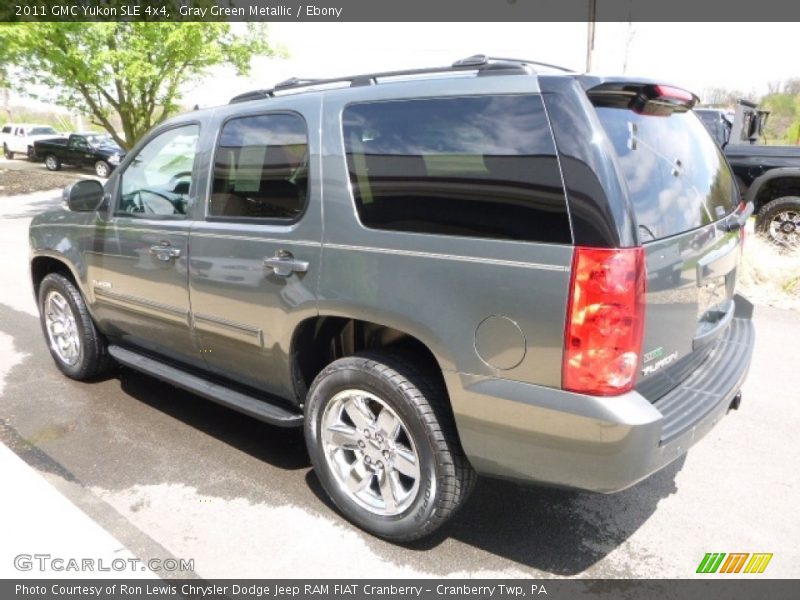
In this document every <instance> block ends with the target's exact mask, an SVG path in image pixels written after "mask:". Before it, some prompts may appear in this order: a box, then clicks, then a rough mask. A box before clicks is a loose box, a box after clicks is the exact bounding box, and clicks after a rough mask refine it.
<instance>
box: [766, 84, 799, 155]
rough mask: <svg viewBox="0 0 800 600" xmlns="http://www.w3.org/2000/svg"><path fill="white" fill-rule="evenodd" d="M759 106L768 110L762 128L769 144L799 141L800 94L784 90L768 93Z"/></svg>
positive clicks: (795, 142)
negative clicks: (765, 124) (765, 123)
mask: <svg viewBox="0 0 800 600" xmlns="http://www.w3.org/2000/svg"><path fill="white" fill-rule="evenodd" d="M798 91H800V90H798ZM760 107H761V108H763V109H764V110H768V111H770V115H769V119H768V120H767V126H766V127H765V130H764V134H765V136H766V138H767V141H768V142H769V143H770V144H792V145H795V144H798V143H800V94H796V93H790V92H786V91H784V92H776V93H772V94H768V95H767V96H764V98H763V99H762V100H761V105H760Z"/></svg>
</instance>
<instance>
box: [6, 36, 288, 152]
mask: <svg viewBox="0 0 800 600" xmlns="http://www.w3.org/2000/svg"><path fill="white" fill-rule="evenodd" d="M0 48H4V49H5V50H4V52H5V54H6V55H7V56H6V57H5V61H6V62H7V63H8V64H10V65H13V66H14V67H17V73H16V75H15V77H14V78H13V79H12V85H13V86H14V89H15V90H16V91H18V92H19V93H21V94H23V95H28V96H33V97H38V98H41V99H43V100H47V101H54V102H56V103H58V104H61V105H63V106H65V107H67V108H70V109H73V110H76V111H78V112H80V113H83V114H88V115H89V116H90V117H91V119H92V121H93V122H94V123H96V124H97V125H100V126H102V127H103V128H104V129H106V131H108V132H109V133H110V134H111V135H112V136H113V138H114V140H115V141H116V142H117V143H118V144H120V145H121V146H122V147H123V148H130V147H132V146H133V145H134V144H135V143H136V141H137V140H139V139H140V138H141V137H142V136H143V135H144V134H145V133H146V132H147V131H148V130H149V129H150V128H151V127H152V126H153V125H156V124H158V123H160V122H161V121H163V120H164V119H165V118H167V117H168V116H169V115H170V114H173V113H175V112H176V111H177V109H178V102H179V100H180V89H181V87H182V86H183V85H184V84H185V83H187V82H189V81H191V80H194V79H197V78H199V77H201V76H203V75H204V74H206V73H207V72H208V70H209V69H210V68H211V67H214V66H218V65H231V66H233V67H235V68H236V70H237V72H238V73H239V74H245V73H247V72H248V71H249V68H250V60H251V58H252V57H253V56H256V55H262V56H275V55H279V54H283V53H284V52H283V51H282V50H281V49H279V48H275V47H274V46H272V45H270V43H269V42H268V39H267V31H266V26H265V25H263V24H248V25H247V29H246V30H245V31H243V32H242V33H240V34H236V33H234V32H233V31H232V29H231V26H230V24H228V23H189V22H177V23H176V22H158V23H156V22H136V23H131V22H124V23H74V22H59V23H41V22H40V23H9V24H2V25H0ZM43 88H44V91H41V92H40V91H37V90H42V89H43ZM117 121H118V122H119V123H121V131H120V130H118V126H116V125H115V122H117Z"/></svg>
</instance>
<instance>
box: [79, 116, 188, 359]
mask: <svg viewBox="0 0 800 600" xmlns="http://www.w3.org/2000/svg"><path fill="white" fill-rule="evenodd" d="M199 132H200V127H199V125H197V124H194V123H191V124H185V125H181V126H176V127H171V128H168V129H166V130H162V131H160V132H157V133H156V134H155V135H154V136H152V137H151V138H150V140H149V141H148V142H147V143H146V144H145V145H144V146H143V147H142V148H141V149H140V150H139V151H138V152H137V153H136V156H135V157H134V158H133V160H132V161H130V162H127V164H126V166H124V168H123V169H122V170H121V171H120V172H119V173H118V174H117V175H115V179H114V180H112V182H110V185H109V189H113V190H115V191H114V192H113V194H112V206H111V207H110V210H111V214H110V216H109V218H108V220H107V221H106V222H105V224H104V225H101V226H100V228H99V230H98V232H97V234H96V236H95V248H94V250H95V251H94V252H90V253H88V254H87V268H88V269H89V273H88V280H89V283H90V287H91V290H90V293H91V295H92V297H93V300H94V302H93V304H94V311H95V314H96V316H97V318H98V321H99V324H100V326H101V328H102V329H103V331H105V332H106V333H107V334H109V335H111V336H112V337H115V338H121V339H123V340H124V342H125V343H126V344H127V345H132V346H138V347H140V348H143V349H146V350H150V351H152V352H156V353H158V354H163V355H165V356H167V357H168V358H171V359H175V360H179V361H181V362H188V363H198V364H202V359H201V358H200V357H199V353H198V352H197V350H196V348H195V345H194V344H193V341H192V336H191V329H190V327H189V289H188V240H189V226H190V221H189V220H188V207H189V204H190V198H191V197H192V194H193V189H194V186H195V185H196V183H195V181H194V168H195V167H194V165H195V154H196V147H197V141H198V136H199Z"/></svg>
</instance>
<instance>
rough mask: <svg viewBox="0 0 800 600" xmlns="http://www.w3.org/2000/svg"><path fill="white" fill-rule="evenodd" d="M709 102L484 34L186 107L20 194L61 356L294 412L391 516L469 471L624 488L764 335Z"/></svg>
mask: <svg viewBox="0 0 800 600" xmlns="http://www.w3.org/2000/svg"><path fill="white" fill-rule="evenodd" d="M486 75H492V76H490V77H487V76H486ZM312 85H313V87H309V86H312ZM695 102H696V97H695V96H693V95H692V94H690V93H688V92H685V91H683V90H680V89H677V88H674V87H669V86H666V85H660V84H655V83H653V82H652V81H650V80H646V79H636V78H632V77H609V78H602V77H596V76H592V75H580V74H575V73H572V72H566V71H559V70H556V69H553V68H551V67H549V66H546V65H540V64H538V63H534V62H531V61H523V60H511V59H492V58H487V57H485V56H477V57H471V58H469V59H466V60H463V61H459V62H457V63H455V64H454V65H452V66H450V67H443V68H434V69H422V70H412V71H400V72H391V73H376V74H368V75H363V76H358V77H346V78H341V79H334V80H325V81H313V82H310V81H308V80H290V81H289V82H285V83H284V84H280V85H278V86H276V87H275V88H273V89H269V90H259V91H255V92H252V93H248V94H245V95H242V96H238V97H236V98H234V99H233V100H232V101H231V103H230V104H229V105H228V106H224V107H221V108H215V109H212V110H199V111H194V112H191V113H188V114H185V115H182V116H178V117H175V118H173V119H170V120H169V121H168V122H166V123H163V124H161V125H159V126H158V127H156V128H155V129H154V130H153V131H151V132H150V133H149V134H148V135H147V136H146V137H145V138H144V139H143V140H142V141H141V142H139V144H137V146H136V147H135V148H134V149H133V150H132V151H131V152H130V153H129V154H128V156H126V157H125V159H124V160H123V161H122V162H121V163H120V166H119V167H118V168H117V169H116V170H115V171H114V173H112V175H111V177H110V178H109V180H108V182H107V183H106V184H105V187H103V186H101V184H100V183H99V182H97V181H93V180H86V181H80V182H77V183H75V184H73V185H72V186H70V187H68V188H67V189H66V190H65V198H66V200H67V203H68V206H69V210H66V209H62V210H56V211H51V212H47V213H44V214H41V215H38V216H37V217H36V218H34V219H33V222H32V223H31V226H30V246H31V264H30V268H31V274H32V282H33V288H34V290H35V294H36V297H37V299H38V303H39V309H40V312H41V322H42V328H43V332H44V336H45V339H46V340H47V344H48V346H49V348H50V352H51V354H52V356H53V359H54V361H55V364H56V366H57V367H58V368H59V369H60V370H61V371H63V373H64V374H65V375H67V376H68V377H72V378H74V379H78V380H84V379H89V378H95V377H98V376H100V375H103V374H107V373H109V372H110V369H111V368H112V367H113V365H114V363H115V362H116V363H119V364H122V365H125V366H127V367H130V368H133V369H136V370H139V371H142V372H144V373H147V374H150V375H152V376H154V377H157V378H159V379H162V380H164V381H167V382H170V383H172V384H174V385H176V386H178V387H180V388H183V389H185V390H190V391H192V392H195V393H196V394H198V395H199V396H203V397H205V398H208V399H211V400H213V401H215V402H218V403H220V404H223V405H226V406H228V407H230V408H232V409H234V410H238V411H240V412H242V413H245V414H247V415H251V416H253V417H255V418H257V419H261V420H263V421H266V422H268V423H272V424H274V425H277V426H282V427H304V432H305V439H306V443H307V446H308V451H309V454H310V457H311V461H312V463H313V465H314V468H315V471H316V475H317V477H318V478H319V481H320V482H321V484H322V486H323V488H324V489H325V491H326V492H327V494H328V495H329V496H330V497H331V499H332V500H333V502H334V503H335V505H336V506H337V507H338V509H339V510H340V511H341V513H342V514H343V515H344V516H346V517H347V518H348V519H350V520H351V521H352V522H353V523H355V524H357V525H358V526H359V527H362V528H364V529H365V530H367V531H369V532H372V533H373V534H375V535H378V536H381V537H384V538H387V539H390V540H396V541H404V540H412V539H417V538H421V537H423V536H426V535H428V534H430V533H431V532H433V531H434V530H435V529H437V528H438V527H439V526H440V525H442V524H443V523H444V522H446V521H447V520H448V519H449V518H450V517H451V516H452V515H453V514H454V513H455V511H456V510H457V509H458V508H459V506H461V505H462V504H463V503H464V502H465V500H466V498H467V496H468V495H469V492H470V490H471V489H472V487H473V484H474V483H475V480H476V475H477V474H480V475H485V476H491V477H502V478H508V479H514V480H518V481H523V482H531V483H545V484H548V485H557V486H564V487H569V488H575V489H583V490H593V491H597V492H604V493H608V492H614V491H617V490H621V489H624V488H627V487H629V486H631V485H633V484H634V483H636V482H637V481H640V480H642V479H644V478H646V477H648V476H649V475H650V474H651V473H653V472H655V471H658V470H659V469H661V468H663V467H664V466H665V465H667V464H669V463H671V462H672V461H674V460H675V459H676V458H678V457H680V456H681V455H683V454H684V453H685V452H686V451H687V449H688V448H689V447H690V446H692V445H693V444H694V443H696V442H697V441H698V440H700V439H701V438H702V437H703V436H704V435H705V434H706V433H708V431H709V430H710V429H711V428H712V427H713V426H714V425H715V424H716V423H717V422H718V421H719V420H720V419H721V418H722V417H723V416H724V415H725V414H726V413H727V412H728V411H729V409H731V408H737V407H738V405H739V402H740V399H741V395H740V389H741V387H742V383H743V381H744V379H745V376H746V373H747V370H748V367H749V365H750V360H751V354H752V350H753V342H754V329H753V324H752V321H751V314H752V305H751V304H749V303H748V302H747V300H746V299H744V298H743V297H742V296H741V295H738V294H736V293H735V284H736V274H737V266H738V264H739V261H740V254H741V248H742V237H743V235H744V228H743V224H744V222H745V219H746V218H747V216H748V214H749V207H747V206H746V205H744V204H742V203H741V202H740V197H739V193H738V191H737V189H736V185H735V182H734V179H733V175H732V173H731V171H730V169H729V168H728V165H727V163H726V161H725V159H724V157H723V155H722V153H721V151H720V150H719V148H718V147H717V146H716V145H715V144H714V143H713V141H712V140H711V138H710V137H709V136H708V134H707V133H706V131H705V130H704V129H703V126H702V125H701V124H700V122H699V121H698V119H697V117H696V116H695V115H694V114H693V113H692V112H691V110H690V109H691V108H692V107H693V106H694V104H695ZM257 271H258V272H260V274H259V273H257ZM651 282H652V283H651ZM265 484H266V482H265Z"/></svg>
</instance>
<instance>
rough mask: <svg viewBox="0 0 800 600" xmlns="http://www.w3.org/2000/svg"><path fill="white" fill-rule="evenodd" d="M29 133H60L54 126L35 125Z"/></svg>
mask: <svg viewBox="0 0 800 600" xmlns="http://www.w3.org/2000/svg"><path fill="white" fill-rule="evenodd" d="M28 135H58V132H56V130H55V129H53V128H52V127H34V128H33V129H31V130H30V132H29V133H28Z"/></svg>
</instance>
